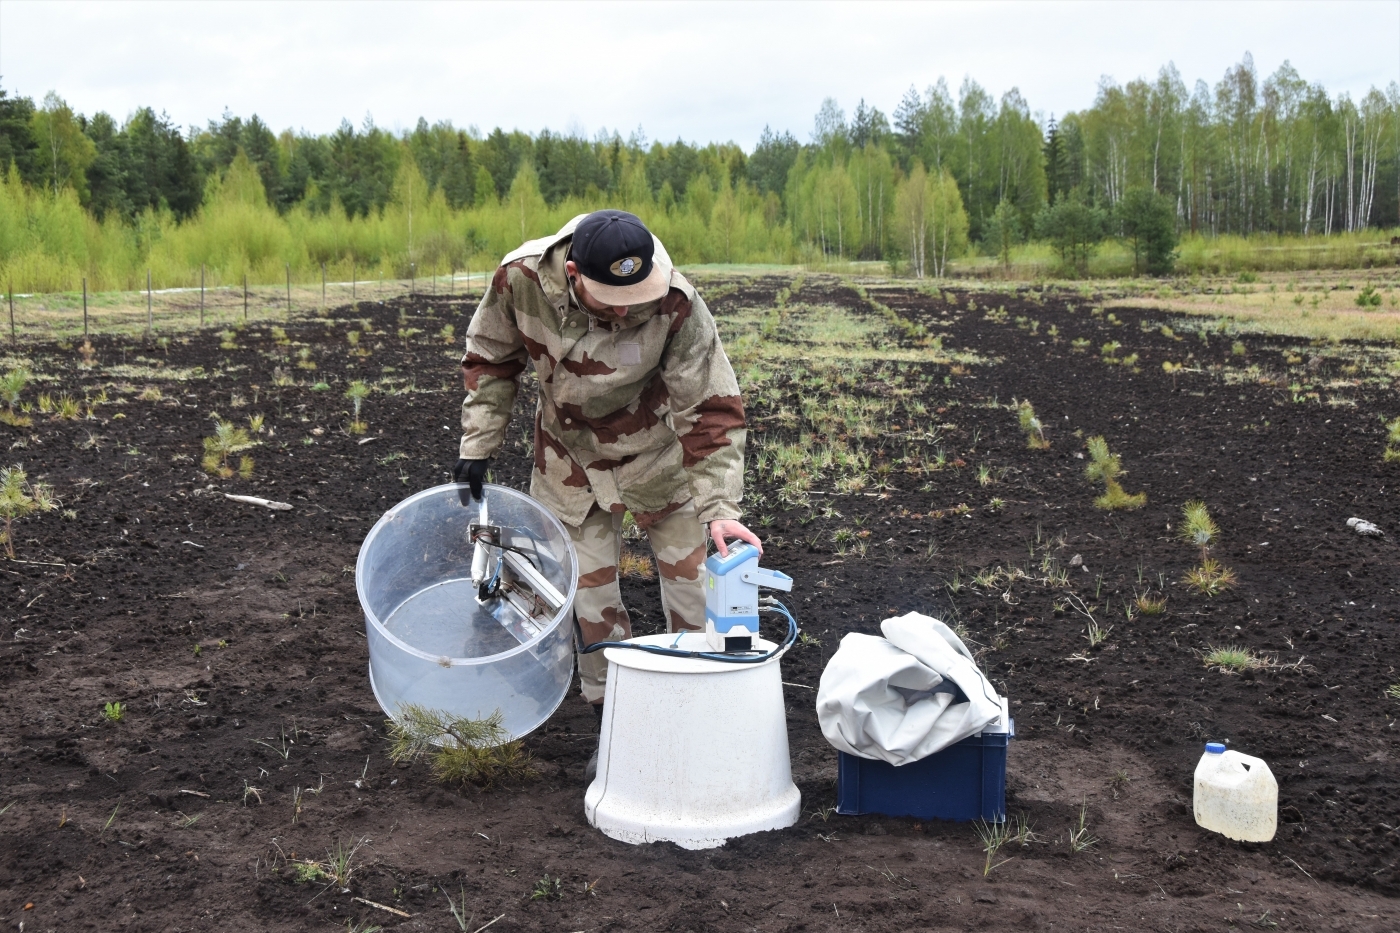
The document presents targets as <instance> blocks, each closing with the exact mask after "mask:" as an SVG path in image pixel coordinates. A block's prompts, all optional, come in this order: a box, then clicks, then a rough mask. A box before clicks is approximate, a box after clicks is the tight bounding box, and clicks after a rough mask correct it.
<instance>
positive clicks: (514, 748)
mask: <svg viewBox="0 0 1400 933" xmlns="http://www.w3.org/2000/svg"><path fill="white" fill-rule="evenodd" d="M387 725H388V728H389V737H390V738H391V739H392V740H393V745H392V746H390V748H389V758H390V760H392V761H394V762H395V763H398V762H404V761H414V760H416V759H418V758H420V757H423V756H425V755H426V756H428V757H430V758H431V764H432V770H433V778H434V779H435V780H437V781H438V782H439V783H441V784H457V785H464V784H477V785H480V786H489V785H491V784H494V783H496V782H497V781H498V780H520V779H522V778H526V777H529V776H530V775H532V774H534V769H533V768H532V767H531V766H530V755H529V753H528V752H526V751H525V746H524V743H522V742H521V741H520V740H519V739H515V740H513V741H507V739H508V736H509V733H507V732H506V731H505V729H503V728H502V727H501V713H500V711H499V710H497V711H496V712H495V713H492V714H491V715H490V716H488V717H487V718H485V719H466V718H463V717H457V716H453V715H451V714H450V713H447V712H444V711H442V710H435V709H428V708H427V707H425V706H419V705H418V704H416V703H405V704H403V705H401V706H400V707H399V717H398V719H391V720H389V721H388V723H387Z"/></svg>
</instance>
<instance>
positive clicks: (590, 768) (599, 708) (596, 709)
mask: <svg viewBox="0 0 1400 933" xmlns="http://www.w3.org/2000/svg"><path fill="white" fill-rule="evenodd" d="M593 715H595V716H597V717H598V741H599V743H601V742H602V740H603V704H602V703H595V704H594V705H593ZM597 776H598V746H596V745H595V746H594V747H593V756H592V757H591V758H589V759H588V764H587V765H585V766H584V768H583V782H584V783H585V784H592V783H593V779H594V778H595V777H597Z"/></svg>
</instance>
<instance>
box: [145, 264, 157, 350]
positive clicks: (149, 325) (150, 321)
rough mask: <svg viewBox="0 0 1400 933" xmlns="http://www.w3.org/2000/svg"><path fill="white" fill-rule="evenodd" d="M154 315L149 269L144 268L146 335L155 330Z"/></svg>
mask: <svg viewBox="0 0 1400 933" xmlns="http://www.w3.org/2000/svg"><path fill="white" fill-rule="evenodd" d="M155 329H156V324H155V315H154V314H153V313H152V311H151V270H150V269H147V270H146V336H147V337H149V336H151V334H152V333H154V332H155Z"/></svg>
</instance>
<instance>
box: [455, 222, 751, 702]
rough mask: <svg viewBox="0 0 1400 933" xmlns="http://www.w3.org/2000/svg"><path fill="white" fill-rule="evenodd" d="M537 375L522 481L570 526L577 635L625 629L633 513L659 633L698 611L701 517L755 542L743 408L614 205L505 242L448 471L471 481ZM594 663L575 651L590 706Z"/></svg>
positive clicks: (719, 352)
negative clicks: (623, 584) (659, 614)
mask: <svg viewBox="0 0 1400 933" xmlns="http://www.w3.org/2000/svg"><path fill="white" fill-rule="evenodd" d="M527 357H528V358H529V359H530V360H531V361H532V362H533V363H534V366H535V373H536V375H537V376H538V377H539V402H538V405H537V406H536V409H535V429H534V454H535V468H534V472H533V474H532V476H531V478H530V494H531V495H532V496H534V497H535V498H536V499H538V500H539V501H540V502H542V503H544V505H546V506H547V507H548V508H549V509H550V510H551V511H553V512H554V514H555V515H556V516H558V518H559V520H560V521H561V522H563V523H564V525H565V526H566V527H567V528H568V530H569V534H570V536H571V537H572V539H573V542H574V546H575V549H576V550H577V552H578V557H579V588H578V591H577V595H576V596H575V601H574V615H575V618H576V619H577V620H578V627H579V634H580V636H581V640H582V644H583V646H584V647H586V646H588V645H591V644H594V643H596V642H599V641H610V640H617V639H623V638H630V637H631V634H632V630H631V622H630V620H629V618H628V615H627V610H626V608H625V607H624V606H623V604H622V595H621V591H620V589H619V587H618V561H619V557H620V555H621V535H620V532H621V528H622V519H623V515H624V513H625V512H629V511H630V512H631V513H632V516H633V518H634V519H635V520H636V523H637V525H638V526H639V527H640V528H641V529H642V530H643V531H644V532H646V534H647V536H648V539H649V541H650V544H651V546H652V550H653V552H654V553H655V555H656V563H657V569H658V571H659V573H660V577H661V599H662V606H663V610H664V612H665V614H666V623H667V629H668V631H677V630H698V629H703V628H704V624H705V596H704V590H703V589H702V584H701V580H702V573H701V568H702V565H703V563H704V560H705V553H706V548H705V539H704V529H705V527H706V526H708V528H709V532H710V536H711V538H712V539H713V540H714V542H715V545H716V547H717V548H718V550H719V551H720V553H722V554H723V553H726V552H727V547H726V539H733V538H737V539H741V540H744V541H749V542H752V543H753V544H755V545H759V541H758V538H757V537H756V536H755V535H754V534H753V533H752V532H751V531H749V530H748V529H747V528H745V527H744V526H743V525H742V524H740V523H739V522H738V520H737V519H738V517H739V514H740V512H739V500H740V498H741V496H742V493H743V481H744V442H745V438H746V429H745V425H744V408H743V404H742V402H741V400H740V398H739V386H738V383H737V381H736V380H735V378H734V371H733V369H732V368H731V367H730V365H729V360H728V358H727V357H726V356H725V354H724V348H723V347H722V346H721V345H720V340H719V335H718V333H717V332H716V329H715V322H714V319H713V318H712V317H711V316H710V312H709V309H708V308H706V307H705V303H704V301H702V300H701V298H700V296H699V295H698V294H697V293H696V291H695V288H694V287H693V286H692V285H691V284H690V283H689V282H688V281H686V279H685V278H684V277H683V276H682V275H681V274H680V273H679V272H677V271H675V270H674V268H673V267H672V266H671V263H670V259H669V257H668V256H667V255H666V252H665V249H664V248H663V247H662V246H661V243H660V241H658V240H656V239H655V238H654V237H653V236H652V235H651V233H650V232H649V231H648V230H647V229H646V227H645V226H644V225H643V224H642V222H641V221H640V220H639V219H638V218H637V217H635V216H633V215H632V214H628V213H625V212H623V211H597V212H594V213H592V214H587V215H582V216H580V217H576V218H574V219H573V220H572V221H570V222H569V223H568V224H566V225H565V226H564V228H563V229H562V230H560V231H559V232H558V233H557V234H555V235H554V236H550V237H545V238H543V239H539V240H531V241H530V242H528V243H526V244H524V245H523V246H521V247H520V248H519V249H517V250H515V251H514V252H512V253H510V254H508V255H507V256H506V257H505V259H503V260H502V261H501V264H500V266H499V267H498V268H497V270H496V273H495V277H494V278H493V280H492V282H491V285H490V286H489V288H488V289H487V291H486V295H485V297H484V298H483V299H482V301H481V305H480V307H478V308H477V311H476V314H475V316H474V317H473V318H472V322H471V325H470V327H469V328H468V330H467V345H466V354H465V355H464V356H463V357H462V372H463V377H464V380H465V383H466V389H467V397H466V400H465V401H464V402H463V403H462V441H461V447H460V457H461V459H460V460H458V462H457V466H456V468H455V469H454V471H453V475H454V477H455V478H456V479H457V480H458V481H459V482H471V483H472V484H473V486H474V487H475V489H476V490H479V489H480V483H481V479H482V477H483V476H484V475H485V472H486V461H487V459H488V458H490V457H491V456H493V455H494V454H495V453H496V452H497V451H498V450H499V449H500V448H501V445H502V443H503V441H504V438H505V430H506V425H507V424H508V423H509V421H510V416H511V408H512V406H513V404H514V402H515V395H516V388H517V379H518V377H519V376H520V373H521V372H522V371H523V370H524V368H525V360H526V358H527ZM606 678H607V661H606V660H604V658H603V656H602V652H601V651H595V652H592V653H590V654H580V655H579V679H580V682H581V685H582V693H583V697H584V699H585V700H587V701H588V702H589V703H592V704H594V706H595V708H596V709H597V710H598V711H599V712H601V704H602V702H603V694H604V688H605V684H606Z"/></svg>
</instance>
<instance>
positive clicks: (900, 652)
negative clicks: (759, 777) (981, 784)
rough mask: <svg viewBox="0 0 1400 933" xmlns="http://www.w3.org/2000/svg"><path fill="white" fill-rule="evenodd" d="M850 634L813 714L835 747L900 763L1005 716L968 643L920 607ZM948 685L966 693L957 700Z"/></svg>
mask: <svg viewBox="0 0 1400 933" xmlns="http://www.w3.org/2000/svg"><path fill="white" fill-rule="evenodd" d="M880 631H882V632H884V634H885V637H884V638H877V637H875V636H873V635H859V634H855V633H852V634H850V635H847V636H846V637H845V638H843V639H841V647H840V648H838V649H837V650H836V654H834V655H833V656H832V658H831V661H830V662H828V663H827V665H826V670H824V671H822V679H821V686H820V687H819V688H818V690H817V719H818V721H819V722H820V723H821V728H822V734H823V735H825V736H826V740H827V741H828V742H830V743H831V744H832V745H833V746H835V747H836V748H838V749H840V750H841V751H843V752H847V753H849V754H852V755H858V756H859V757H861V758H874V759H879V760H882V761H887V762H889V763H890V764H892V765H896V766H898V765H904V764H908V763H909V762H911V761H918V760H919V759H921V758H926V757H928V756H929V755H932V754H933V753H934V752H937V751H940V750H942V749H944V748H946V747H948V746H949V745H952V744H953V743H954V742H960V741H962V740H963V739H965V738H967V737H968V736H970V735H976V734H977V733H979V732H981V731H983V729H984V728H986V727H987V726H988V725H991V724H992V723H995V722H997V721H998V720H999V719H1000V718H1001V716H1002V708H1003V707H1002V702H1001V698H1000V697H999V696H997V692H996V690H995V688H993V687H992V685H991V683H990V682H989V681H988V680H987V678H986V676H985V675H983V673H982V672H981V671H980V670H978V669H977V665H976V663H975V662H974V661H973V659H972V653H971V652H970V651H968V650H967V646H966V645H964V644H963V643H962V640H961V639H960V638H958V636H957V635H956V634H954V632H953V630H952V629H950V628H948V626H946V625H944V624H943V623H942V622H940V621H938V620H937V619H934V618H931V617H929V616H926V615H921V614H919V613H917V612H910V613H907V614H906V615H902V616H896V617H895V618H892V619H886V620H885V621H884V622H882V623H880ZM953 685H956V687H957V689H959V690H961V691H962V694H963V695H964V696H966V697H967V701H966V702H957V703H954V702H953V700H954V699H955V696H956V694H955V691H954V689H953Z"/></svg>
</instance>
